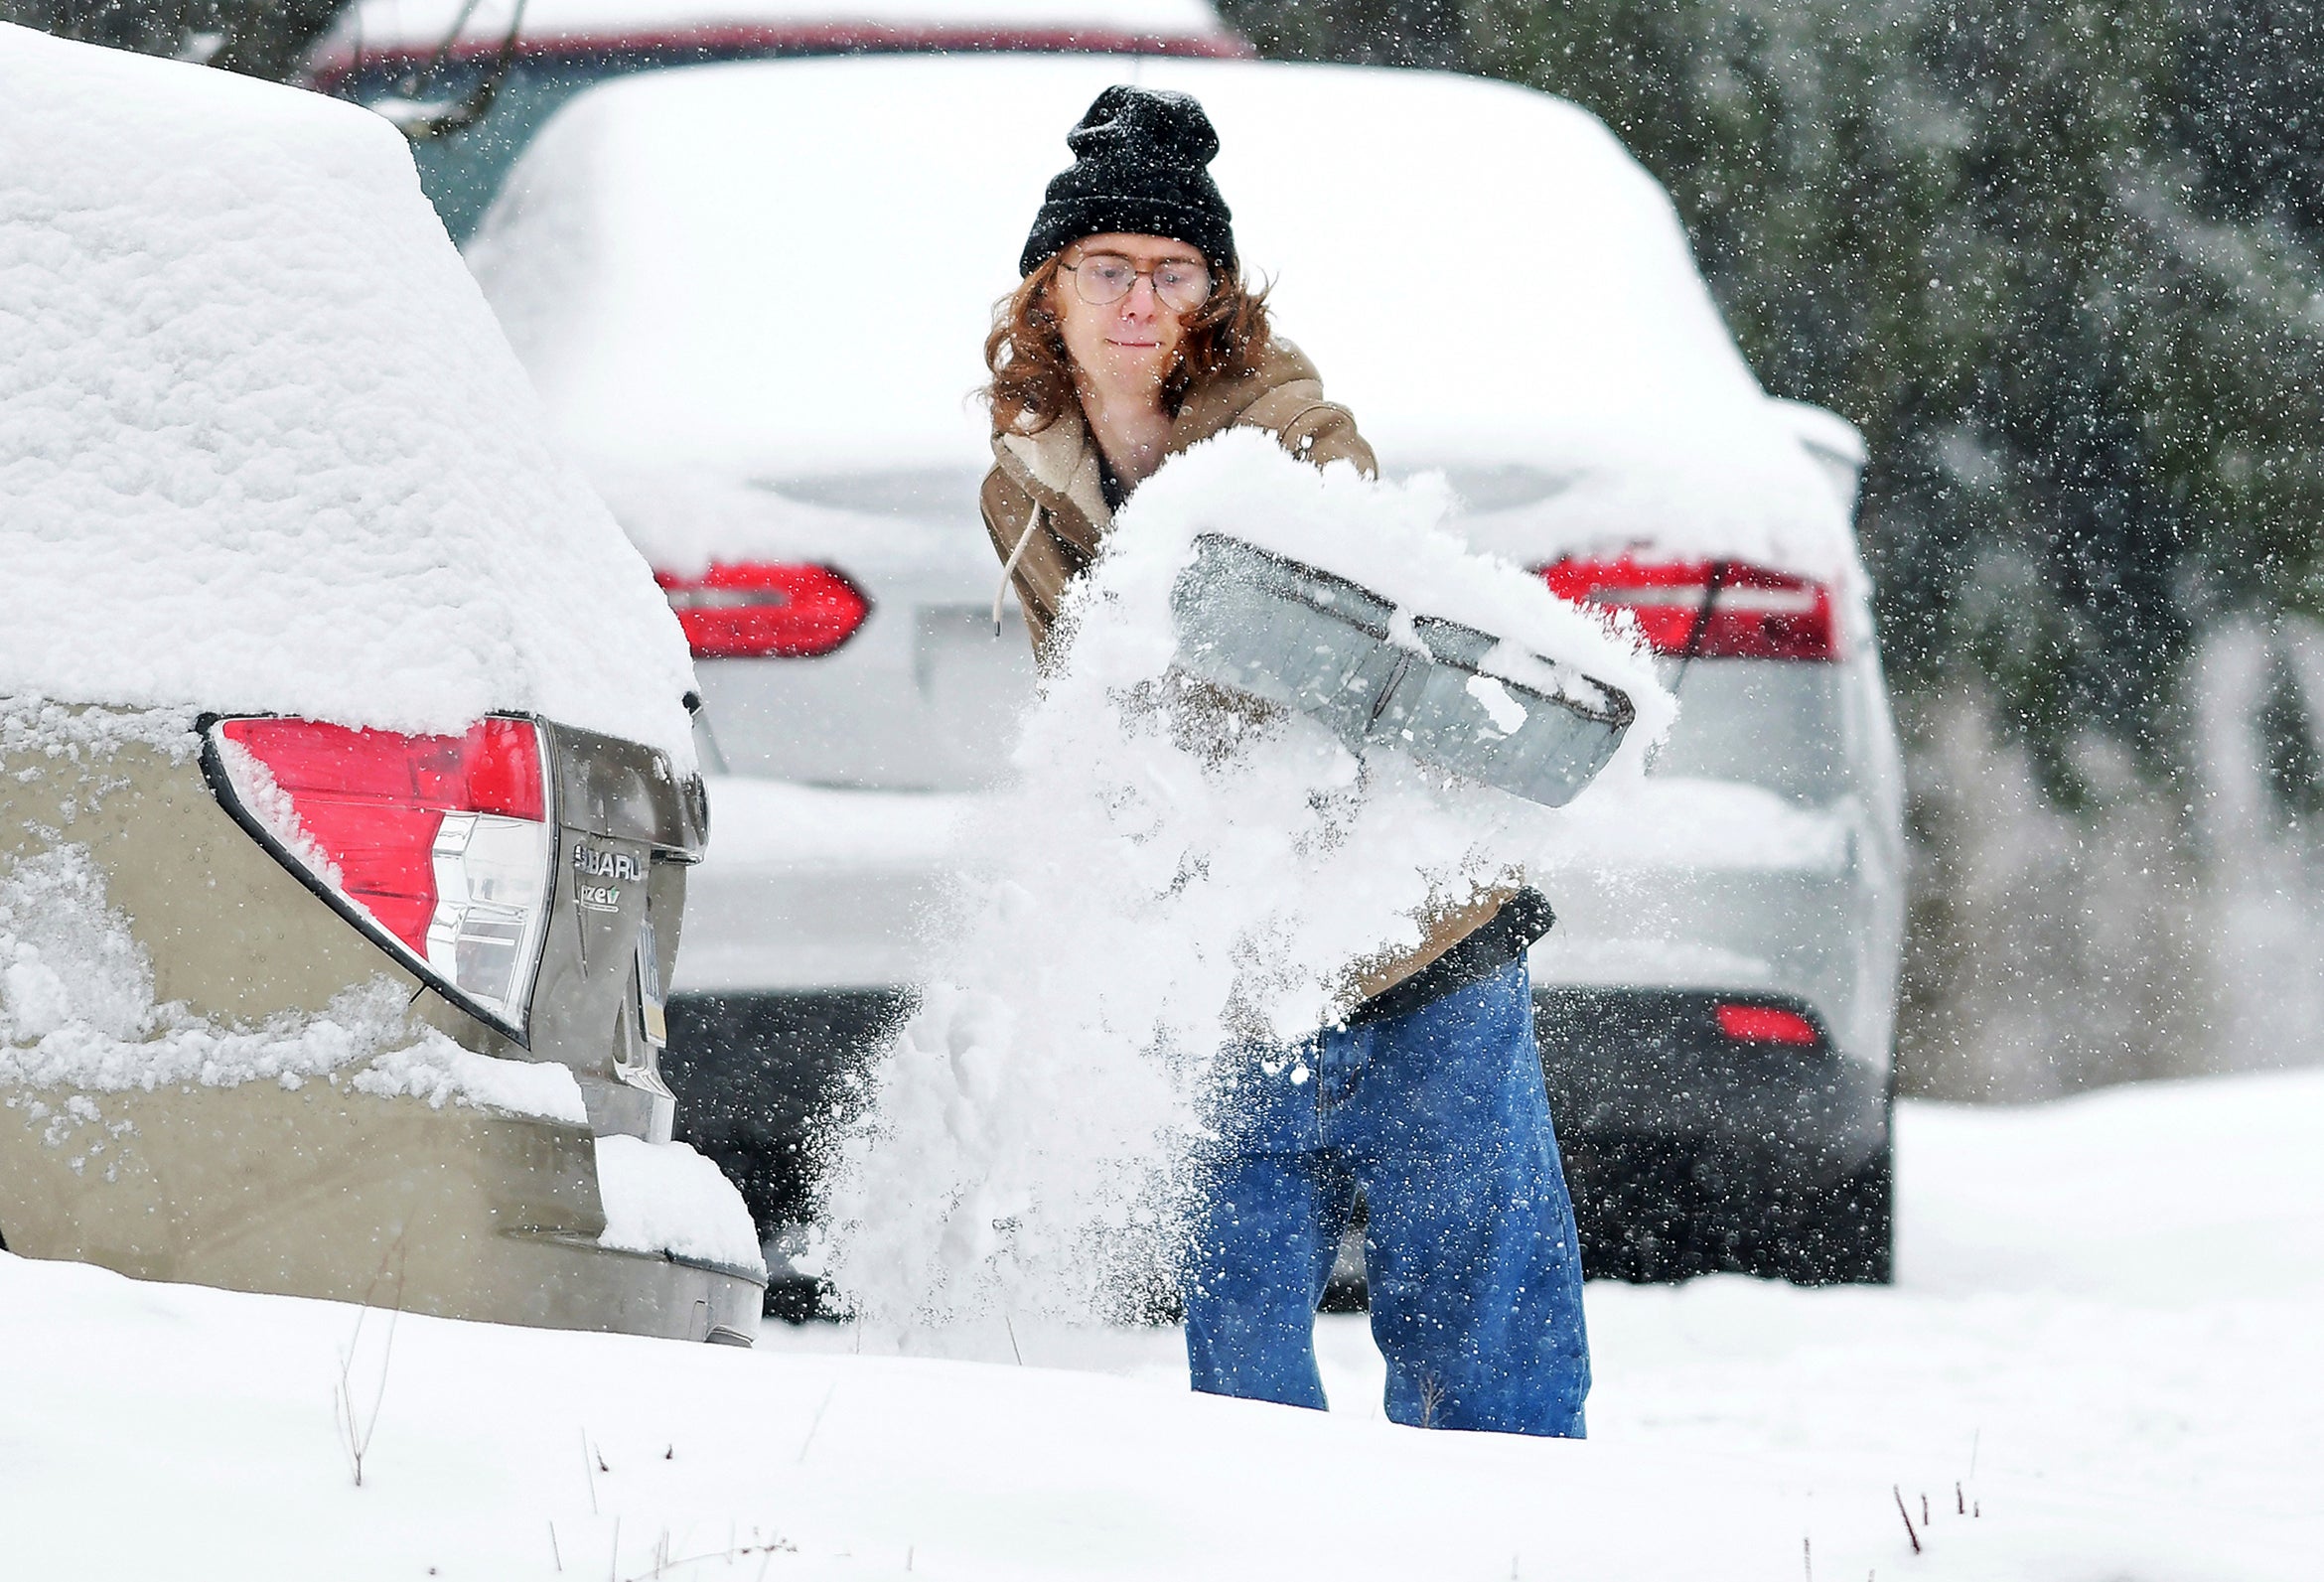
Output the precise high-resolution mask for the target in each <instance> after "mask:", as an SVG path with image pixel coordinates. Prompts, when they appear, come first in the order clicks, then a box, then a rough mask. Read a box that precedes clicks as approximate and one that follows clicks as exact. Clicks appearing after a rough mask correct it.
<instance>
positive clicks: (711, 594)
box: [654, 561, 871, 659]
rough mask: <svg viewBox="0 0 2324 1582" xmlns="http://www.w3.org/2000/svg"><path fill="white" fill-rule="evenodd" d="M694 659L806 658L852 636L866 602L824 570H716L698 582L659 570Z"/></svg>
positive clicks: (760, 565)
mask: <svg viewBox="0 0 2324 1582" xmlns="http://www.w3.org/2000/svg"><path fill="white" fill-rule="evenodd" d="M654 581H655V582H658V583H660V584H661V589H662V592H663V593H665V594H666V595H668V597H669V607H670V608H671V609H672V610H675V611H676V612H677V618H678V625H679V626H680V627H681V628H683V629H684V630H685V634H686V642H687V644H688V645H689V646H690V647H692V648H693V650H694V657H695V658H697V659H761V658H781V659H811V658H816V657H819V656H820V655H822V654H825V653H829V652H831V651H832V650H833V649H835V648H837V647H839V646H840V645H841V644H843V643H845V642H846V641H847V640H848V639H849V638H852V637H854V636H855V632H856V629H857V628H858V627H860V626H862V625H863V622H864V617H866V616H868V615H870V614H871V601H870V600H869V599H867V598H865V597H864V596H863V590H862V589H860V588H858V587H857V586H856V585H855V584H854V583H852V582H850V581H848V580H847V578H846V576H845V575H843V574H842V573H840V572H838V571H835V570H833V569H832V568H831V567H829V566H806V565H772V564H768V563H765V562H761V561H739V562H735V563H732V564H724V563H719V564H713V565H712V566H711V567H710V569H709V570H708V571H707V572H705V573H703V574H702V575H701V576H699V577H681V576H678V575H676V574H674V573H672V572H667V571H657V572H655V573H654Z"/></svg>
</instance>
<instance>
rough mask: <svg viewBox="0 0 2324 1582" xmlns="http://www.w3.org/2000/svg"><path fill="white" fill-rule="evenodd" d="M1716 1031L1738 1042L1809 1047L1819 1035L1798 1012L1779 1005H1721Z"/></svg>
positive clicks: (1821, 1040)
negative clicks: (1717, 1029)
mask: <svg viewBox="0 0 2324 1582" xmlns="http://www.w3.org/2000/svg"><path fill="white" fill-rule="evenodd" d="M1718 1016H1719V1031H1720V1032H1721V1033H1724V1034H1725V1035H1726V1036H1727V1037H1729V1038H1731V1039H1733V1040H1734V1041H1735V1042H1736V1043H1738V1044H1791V1045H1795V1046H1799V1047H1803V1048H1813V1047H1814V1046H1816V1045H1817V1044H1820V1043H1822V1042H1823V1034H1822V1033H1821V1032H1819V1031H1817V1029H1816V1024H1815V1023H1814V1022H1811V1021H1810V1020H1808V1018H1806V1017H1805V1016H1802V1015H1801V1014H1800V1013H1799V1012H1798V1011H1787V1010H1785V1009H1784V1008H1783V1007H1782V1006H1780V1005H1734V1004H1728V1005H1721V1006H1720V1007H1719V1010H1718Z"/></svg>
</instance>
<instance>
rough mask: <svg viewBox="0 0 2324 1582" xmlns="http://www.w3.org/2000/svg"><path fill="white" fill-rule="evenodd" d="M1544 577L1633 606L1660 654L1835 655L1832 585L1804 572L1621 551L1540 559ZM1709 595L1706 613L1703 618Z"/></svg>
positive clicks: (1586, 597) (1595, 600) (1611, 605)
mask: <svg viewBox="0 0 2324 1582" xmlns="http://www.w3.org/2000/svg"><path fill="white" fill-rule="evenodd" d="M1541 579H1542V580H1543V581H1544V582H1546V583H1548V584H1549V591H1550V592H1552V593H1554V594H1556V595H1557V596H1558V597H1559V598H1561V599H1571V600H1573V601H1574V602H1575V603H1577V604H1594V605H1598V606H1600V607H1602V608H1606V609H1613V610H1628V611H1630V612H1631V613H1632V614H1633V615H1635V616H1636V617H1637V618H1638V627H1639V631H1640V633H1641V634H1643V635H1644V636H1645V638H1646V640H1647V642H1648V644H1649V645H1650V646H1652V647H1653V648H1654V650H1655V651H1656V652H1657V653H1667V654H1671V655H1674V656H1675V655H1679V654H1684V653H1687V652H1689V651H1691V652H1692V653H1693V655H1694V656H1695V657H1696V658H1698V659H1836V658H1838V657H1839V641H1838V633H1837V631H1836V630H1835V629H1834V626H1833V622H1832V603H1831V590H1830V589H1829V588H1828V587H1826V586H1824V585H1823V584H1822V583H1820V582H1813V581H1810V580H1809V579H1808V578H1806V577H1795V576H1791V575H1789V574H1788V573H1785V572H1781V571H1767V570H1764V569H1762V568H1761V567H1758V566H1747V565H1744V564H1742V563H1741V562H1739V561H1733V560H1681V561H1667V562H1663V563H1659V564H1656V563H1641V562H1639V561H1636V560H1633V559H1631V558H1630V557H1629V556H1628V555H1625V556H1623V557H1622V558H1621V559H1619V560H1560V561H1558V562H1556V563H1555V564H1554V565H1548V566H1543V567H1542V568H1541ZM1714 583H1715V586H1714ZM1706 602H1707V603H1708V604H1709V606H1710V619H1709V620H1708V621H1702V619H1701V618H1702V613H1703V606H1704V604H1705V603H1706ZM1698 622H1700V623H1701V626H1702V631H1701V633H1700V635H1699V636H1697V635H1696V632H1695V627H1696V624H1697V623H1698Z"/></svg>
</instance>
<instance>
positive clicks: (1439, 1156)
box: [1186, 961, 1590, 1438]
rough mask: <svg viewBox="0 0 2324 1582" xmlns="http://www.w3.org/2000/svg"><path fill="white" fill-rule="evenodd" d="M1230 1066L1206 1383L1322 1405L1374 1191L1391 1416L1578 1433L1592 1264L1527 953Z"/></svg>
mask: <svg viewBox="0 0 2324 1582" xmlns="http://www.w3.org/2000/svg"><path fill="white" fill-rule="evenodd" d="M1226 1064H1227V1076H1226V1080H1225V1081H1224V1082H1223V1084H1222V1089H1221V1099H1220V1103H1219V1106H1218V1114H1217V1117H1216V1119H1217V1130H1218V1131H1219V1132H1220V1134H1221V1135H1220V1141H1219V1142H1218V1143H1217V1144H1216V1145H1215V1146H1214V1148H1213V1149H1212V1150H1211V1153H1210V1156H1209V1157H1208V1158H1207V1159H1206V1160H1205V1162H1204V1163H1205V1166H1206V1169H1205V1172H1204V1174H1205V1178H1206V1179H1205V1186H1204V1196H1205V1200H1206V1201H1205V1204H1204V1213H1203V1214H1202V1216H1201V1217H1200V1219H1199V1221H1198V1230H1197V1232H1196V1244H1195V1248H1194V1257H1193V1259H1192V1261H1191V1267H1190V1270H1189V1272H1190V1276H1191V1277H1190V1279H1189V1280H1188V1281H1187V1286H1188V1290H1187V1296H1186V1350H1187V1361H1188V1365H1189V1367H1190V1369H1191V1371H1192V1372H1193V1375H1194V1387H1195V1388H1196V1389H1198V1390H1204V1391H1207V1392H1209V1393H1211V1394H1214V1395H1240V1396H1244V1397H1247V1398H1250V1399H1254V1400H1271V1401H1280V1402H1282V1403H1284V1404H1285V1405H1290V1406H1312V1407H1317V1408H1321V1407H1322V1406H1323V1404H1324V1393H1323V1380H1322V1378H1321V1376H1320V1375H1319V1374H1318V1373H1317V1371H1316V1365H1315V1308H1316V1303H1317V1302H1318V1301H1319V1300H1321V1299H1322V1296H1323V1289H1324V1283H1325V1281H1326V1280H1327V1279H1328V1278H1329V1277H1330V1274H1331V1269H1332V1261H1333V1256H1334V1253H1335V1252H1336V1250H1337V1248H1338V1246H1339V1241H1340V1236H1341V1234H1342V1232H1344V1231H1345V1230H1346V1229H1347V1226H1348V1222H1349V1219H1350V1217H1351V1215H1352V1214H1353V1212H1354V1209H1355V1201H1356V1193H1357V1190H1358V1189H1359V1188H1361V1189H1362V1190H1363V1192H1364V1195H1365V1199H1366V1202H1367V1204H1368V1206H1369V1222H1368V1224H1367V1227H1366V1232H1365V1240H1364V1258H1365V1267H1366V1272H1367V1279H1368V1283H1369V1284H1370V1287H1371V1293H1372V1334H1373V1338H1374V1340H1376V1341H1377V1342H1378V1343H1379V1345H1380V1353H1381V1355H1382V1356H1383V1357H1385V1358H1386V1360H1387V1402H1386V1405H1387V1415H1388V1417H1389V1419H1390V1420H1391V1421H1393V1422H1398V1423H1404V1424H1409V1425H1413V1426H1417V1427H1423V1428H1468V1429H1490V1430H1496V1431H1499V1432H1503V1433H1520V1434H1551V1435H1564V1436H1567V1437H1572V1438H1579V1437H1580V1436H1581V1434H1582V1397H1583V1396H1584V1395H1586V1394H1587V1393H1588V1392H1589V1387H1590V1358H1589V1342H1588V1338H1587V1336H1586V1335H1585V1334H1584V1331H1583V1327H1582V1280H1581V1258H1580V1252H1579V1248H1578V1244H1577V1242H1576V1240H1575V1237H1574V1229H1573V1206H1572V1204H1571V1202H1570V1201H1569V1200H1568V1199H1567V1197H1566V1193H1565V1173H1564V1171H1563V1170H1562V1169H1561V1168H1560V1166H1559V1164H1558V1159H1557V1142H1556V1138H1555V1137H1554V1135H1553V1134H1552V1133H1551V1131H1550V1124H1549V1104H1548V1099H1547V1096H1546V1095H1545V1094H1544V1093H1543V1091H1542V1087H1541V1064H1540V1059H1539V1057H1538V1056H1537V1054H1536V1053H1535V1051H1534V1047H1533V1017H1532V996H1531V993H1530V988H1529V984H1528V980H1527V978H1526V974H1525V963H1524V962H1523V961H1518V962H1514V963H1512V964H1511V965H1510V966H1509V967H1507V968H1506V969H1504V970H1503V971H1501V972H1499V973H1497V974H1496V975H1494V976H1492V977H1490V978H1487V979H1485V980H1483V981H1482V982H1479V983H1474V984H1471V985H1469V986H1468V987H1467V988H1463V989H1456V990H1455V991H1453V992H1452V993H1450V994H1447V995H1445V996H1443V997H1442V998H1440V999H1437V1000H1435V1001H1432V1002H1431V1003H1429V1004H1427V1005H1424V1006H1422V1007H1421V1008H1420V1009H1418V1010H1416V1011H1413V1012H1411V1013H1410V1014H1408V1015H1406V1016H1402V1017H1397V1018H1394V1019H1392V1020H1388V1021H1383V1022H1379V1023H1375V1024H1372V1025H1370V1026H1365V1027H1357V1028H1350V1029H1346V1030H1343V1031H1337V1032H1329V1031H1327V1032H1324V1033H1321V1034H1318V1035H1317V1036H1316V1037H1315V1038H1313V1039H1311V1040H1309V1041H1308V1042H1307V1043H1306V1044H1304V1045H1300V1046H1297V1047H1296V1048H1292V1049H1258V1048H1244V1049H1238V1050H1235V1052H1233V1053H1232V1055H1231V1056H1230V1058H1229V1059H1228V1061H1227V1063H1226Z"/></svg>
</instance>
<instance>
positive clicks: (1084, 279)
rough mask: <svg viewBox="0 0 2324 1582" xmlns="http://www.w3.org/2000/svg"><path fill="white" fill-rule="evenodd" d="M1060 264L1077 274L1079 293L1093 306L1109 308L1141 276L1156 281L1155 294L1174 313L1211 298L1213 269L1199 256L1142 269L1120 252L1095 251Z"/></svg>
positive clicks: (1125, 293)
mask: <svg viewBox="0 0 2324 1582" xmlns="http://www.w3.org/2000/svg"><path fill="white" fill-rule="evenodd" d="M1059 267H1061V268H1062V269H1064V270H1065V271H1066V272H1067V273H1068V274H1070V275H1072V276H1073V277H1074V292H1075V294H1076V295H1078V296H1079V297H1080V298H1081V299H1082V300H1083V301H1084V302H1087V303H1088V304H1089V306H1090V307H1092V308H1109V307H1111V306H1113V304H1115V303H1117V302H1119V301H1120V300H1121V299H1122V298H1124V297H1126V296H1128V295H1129V294H1130V292H1131V291H1132V290H1133V289H1134V288H1135V287H1136V285H1137V283H1138V276H1140V275H1144V276H1146V277H1147V278H1148V279H1150V280H1152V281H1153V282H1154V295H1155V296H1156V297H1157V298H1159V299H1160V300H1161V302H1162V305H1163V306H1164V307H1166V308H1168V309H1170V310H1171V311H1172V312H1173V313H1192V312H1194V310H1195V309H1197V308H1199V307H1201V306H1202V305H1203V304H1204V303H1206V302H1208V301H1210V300H1211V268H1210V265H1208V264H1206V263H1204V262H1203V261H1202V260H1201V259H1199V258H1165V259H1163V260H1162V261H1161V262H1160V263H1158V264H1156V265H1154V267H1153V268H1151V269H1140V268H1139V267H1138V266H1137V265H1136V264H1134V263H1132V262H1131V261H1130V260H1129V259H1127V258H1124V257H1123V256H1122V255H1121V254H1120V253H1117V252H1092V253H1088V254H1085V255H1084V256H1083V258H1082V261H1081V262H1080V263H1070V264H1062V265H1060V266H1059Z"/></svg>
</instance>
